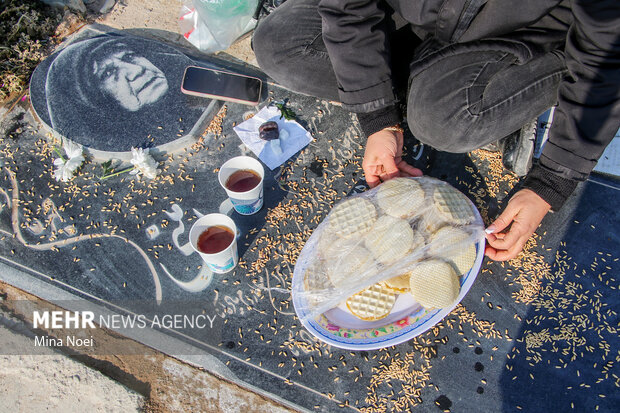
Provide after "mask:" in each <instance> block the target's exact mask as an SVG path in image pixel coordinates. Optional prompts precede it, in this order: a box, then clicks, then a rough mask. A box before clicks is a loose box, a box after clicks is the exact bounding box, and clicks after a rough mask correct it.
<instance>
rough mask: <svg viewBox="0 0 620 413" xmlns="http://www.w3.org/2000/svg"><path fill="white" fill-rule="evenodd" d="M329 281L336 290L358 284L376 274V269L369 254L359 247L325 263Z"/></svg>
mask: <svg viewBox="0 0 620 413" xmlns="http://www.w3.org/2000/svg"><path fill="white" fill-rule="evenodd" d="M327 269H328V271H327V274H328V276H329V280H330V281H331V283H332V284H333V285H334V286H335V287H336V288H341V287H345V286H348V285H351V283H356V282H360V280H363V279H364V278H366V277H368V276H372V275H374V274H376V273H377V271H378V268H377V264H376V263H375V260H373V258H372V255H371V254H370V252H369V251H368V250H367V249H366V248H364V247H363V246H361V245H359V246H357V248H355V249H352V250H349V251H347V252H346V253H344V254H341V255H340V257H339V258H338V259H336V260H334V261H332V262H328V263H327Z"/></svg>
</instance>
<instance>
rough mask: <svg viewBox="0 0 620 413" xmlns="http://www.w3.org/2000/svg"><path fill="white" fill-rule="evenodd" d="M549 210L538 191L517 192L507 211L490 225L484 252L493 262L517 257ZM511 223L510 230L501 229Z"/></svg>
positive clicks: (523, 190) (509, 202)
mask: <svg viewBox="0 0 620 413" xmlns="http://www.w3.org/2000/svg"><path fill="white" fill-rule="evenodd" d="M550 209H551V205H549V204H548V203H547V202H546V201H545V200H543V199H542V198H541V197H540V196H538V195H537V194H536V193H535V192H533V191H531V190H529V189H522V190H520V191H519V192H517V193H516V194H515V195H514V196H513V197H512V198H511V199H510V201H508V205H507V206H506V209H505V210H504V212H502V214H501V215H500V216H499V217H498V218H497V219H496V220H495V222H493V223H492V224H491V225H489V228H487V235H486V238H487V246H486V248H485V250H484V254H485V255H486V256H487V257H489V258H490V259H492V260H494V261H507V260H510V259H512V258H514V257H516V256H517V255H518V254H519V253H520V252H521V250H522V249H523V246H524V245H525V243H526V242H527V240H528V239H529V238H530V236H532V234H533V233H534V231H536V228H538V225H540V222H541V221H542V219H543V218H544V217H545V215H546V214H547V212H549V210H550ZM511 224H512V225H511ZM508 226H510V229H508V231H506V232H501V231H503V230H504V229H506V228H507V227H508Z"/></svg>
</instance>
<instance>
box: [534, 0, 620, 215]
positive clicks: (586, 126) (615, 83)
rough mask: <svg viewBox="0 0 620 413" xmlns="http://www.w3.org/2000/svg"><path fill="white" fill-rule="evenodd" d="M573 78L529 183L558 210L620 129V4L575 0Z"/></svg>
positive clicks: (569, 48) (569, 43) (570, 52)
mask: <svg viewBox="0 0 620 413" xmlns="http://www.w3.org/2000/svg"><path fill="white" fill-rule="evenodd" d="M571 8H572V13H573V23H572V25H571V27H570V29H569V31H568V36H567V40H566V49H565V53H566V65H567V67H568V71H569V76H568V77H567V78H566V79H564V80H563V81H562V83H561V84H560V89H559V94H558V106H557V108H556V111H555V114H554V120H553V126H552V127H551V130H550V131H549V141H548V142H547V143H546V144H545V147H544V149H543V153H542V156H541V158H540V162H539V164H538V165H537V166H535V167H534V168H533V170H532V172H531V173H530V174H529V175H528V177H527V178H526V180H525V183H524V185H525V187H528V188H530V189H532V190H534V191H535V192H537V193H538V194H539V195H540V196H541V197H542V198H543V199H545V200H546V201H547V202H548V203H549V204H550V205H551V207H552V208H553V209H555V210H557V209H558V208H560V207H561V206H562V204H563V203H564V202H565V200H566V199H567V198H568V196H570V194H571V192H572V191H573V189H574V188H575V185H576V183H577V182H578V181H583V180H585V179H586V178H587V177H588V175H589V174H590V172H591V171H592V169H593V168H594V166H595V165H596V162H597V160H598V159H599V158H600V156H601V155H602V153H603V151H604V150H605V147H606V146H607V145H608V144H609V142H611V140H612V139H613V137H614V135H615V134H616V132H617V131H618V128H619V127H620V2H618V1H617V0H574V1H573V2H572V4H571Z"/></svg>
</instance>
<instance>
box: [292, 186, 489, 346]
mask: <svg viewBox="0 0 620 413" xmlns="http://www.w3.org/2000/svg"><path fill="white" fill-rule="evenodd" d="M484 243H485V241H484V225H483V222H482V219H481V217H480V214H479V213H478V210H477V209H476V207H475V206H474V205H473V203H472V202H471V201H470V200H469V199H468V198H467V197H466V196H465V195H464V194H462V193H461V192H459V191H458V190H457V189H455V188H454V187H452V186H450V185H449V184H447V183H446V182H443V181H440V180H438V179H435V178H430V177H418V178H394V179H391V180H389V181H386V182H384V183H382V184H381V185H379V186H378V187H376V188H373V189H371V190H369V191H366V192H364V193H362V194H355V195H352V196H350V197H347V198H345V199H344V200H342V201H341V202H339V203H338V204H337V205H336V206H335V207H334V208H333V209H332V211H331V212H330V213H329V214H328V216H327V217H326V218H325V220H324V221H323V222H322V223H321V224H320V225H319V226H318V228H317V229H316V230H315V231H314V232H313V234H312V236H311V237H310V239H309V240H308V241H307V242H306V244H305V245H304V248H303V250H302V251H301V253H300V256H299V258H298V260H297V264H296V265H295V270H294V273H293V281H292V299H293V305H294V307H295V311H296V313H297V315H298V317H299V318H300V320H301V322H302V324H303V325H304V326H305V327H306V328H307V329H308V331H309V332H310V333H312V334H313V335H314V336H315V337H317V338H318V339H320V340H321V341H324V342H326V343H328V344H331V345H333V346H336V347H340V348H345V349H351V350H372V349H379V348H383V347H389V346H392V345H396V344H399V343H402V342H404V341H407V340H410V339H411V338H413V337H415V336H417V335H419V334H422V333H423V332H424V331H426V330H428V329H429V328H431V327H432V326H433V325H435V324H436V323H438V322H439V321H440V320H441V319H443V318H444V317H445V316H446V315H447V314H448V313H449V312H450V311H452V309H454V307H455V306H456V305H457V304H458V303H459V302H460V301H461V300H462V299H463V297H464V296H465V295H466V294H467V292H468V291H469V288H470V287H471V285H472V284H473V283H474V280H475V279H476V276H477V275H478V272H479V271H480V267H481V265H482V259H483V258H484Z"/></svg>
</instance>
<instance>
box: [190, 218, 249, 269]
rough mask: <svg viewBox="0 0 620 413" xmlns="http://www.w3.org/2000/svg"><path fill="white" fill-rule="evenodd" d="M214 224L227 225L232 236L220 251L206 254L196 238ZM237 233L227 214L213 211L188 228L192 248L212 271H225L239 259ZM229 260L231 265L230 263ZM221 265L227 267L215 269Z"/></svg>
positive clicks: (232, 266) (231, 267)
mask: <svg viewBox="0 0 620 413" xmlns="http://www.w3.org/2000/svg"><path fill="white" fill-rule="evenodd" d="M214 226H224V227H227V228H229V229H230V230H231V231H232V232H233V234H234V236H233V240H232V242H231V243H230V245H228V246H227V247H226V248H224V249H223V250H222V251H220V252H216V253H213V254H207V253H205V252H202V251H200V249H198V238H199V237H200V234H202V233H203V232H204V231H206V230H207V229H208V228H211V227H214ZM237 235H238V229H237V226H236V225H235V222H234V221H233V220H232V219H231V218H230V217H229V216H228V215H224V214H219V213H214V214H207V215H205V216H203V217H201V218H199V219H198V220H196V222H194V224H193V225H192V227H191V229H190V230H189V241H190V244H191V245H192V248H193V249H194V250H195V251H196V252H198V254H199V255H200V256H201V257H202V259H203V260H204V261H205V262H206V263H207V265H209V267H210V268H211V269H212V270H213V272H219V273H225V272H228V271H230V270H232V269H233V268H234V267H235V266H236V265H237V262H238V261H239V256H238V255H237ZM231 260H232V265H231V264H230V263H231ZM222 266H228V267H227V268H226V269H225V270H221V269H217V268H218V267H219V268H221V267H222Z"/></svg>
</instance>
